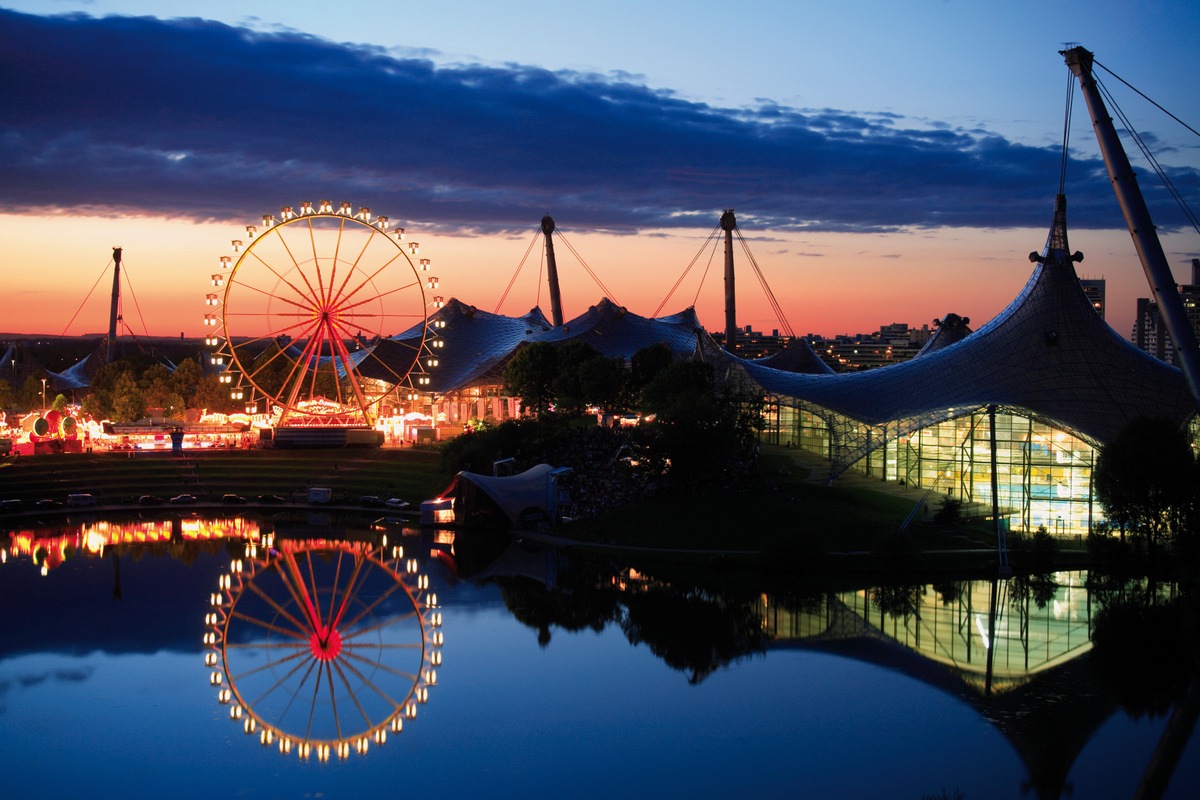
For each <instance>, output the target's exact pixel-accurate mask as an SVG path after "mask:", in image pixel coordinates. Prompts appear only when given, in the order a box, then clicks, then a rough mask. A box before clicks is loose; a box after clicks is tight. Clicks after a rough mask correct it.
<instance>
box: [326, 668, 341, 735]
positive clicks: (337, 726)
mask: <svg viewBox="0 0 1200 800" xmlns="http://www.w3.org/2000/svg"><path fill="white" fill-rule="evenodd" d="M325 683H326V685H327V686H328V687H329V705H330V707H332V708H333V727H334V730H336V731H337V738H338V741H339V742H340V741H341V740H342V717H341V715H340V714H338V705H337V692H335V691H334V690H333V669H332V668H331V667H330V665H329V662H328V661H326V662H325Z"/></svg>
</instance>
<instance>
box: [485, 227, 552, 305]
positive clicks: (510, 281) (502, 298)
mask: <svg viewBox="0 0 1200 800" xmlns="http://www.w3.org/2000/svg"><path fill="white" fill-rule="evenodd" d="M541 235H542V234H541V228H539V229H538V232H537V233H535V234H534V235H533V238H532V239H530V240H529V246H528V247H526V248H525V255H523V256H521V262H520V263H519V264H517V270H516V272H514V273H513V276H512V277H511V278H509V279H508V286H506V287H504V294H502V295H500V302H498V303H496V310H495V311H493V312H492V313H493V314H499V313H500V307H501V306H502V305H504V301H505V300H506V299H507V298H508V293H509V291H511V290H512V287H513V284H514V283H516V282H517V276H518V275H520V274H521V270H522V269H523V268H524V267H525V261H526V259H528V258H529V253H530V251H532V250H533V245H534V244H535V243H536V242H537V240H538V237H539V236H541ZM538 283H539V284H540V283H541V281H540V280H539V281H538ZM539 296H540V295H539Z"/></svg>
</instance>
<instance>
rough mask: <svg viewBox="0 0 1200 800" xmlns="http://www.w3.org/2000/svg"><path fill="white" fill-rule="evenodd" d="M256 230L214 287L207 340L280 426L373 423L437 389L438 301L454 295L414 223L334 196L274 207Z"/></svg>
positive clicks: (231, 380) (240, 392) (224, 261)
mask: <svg viewBox="0 0 1200 800" xmlns="http://www.w3.org/2000/svg"><path fill="white" fill-rule="evenodd" d="M246 236H247V238H246V239H245V240H242V239H234V240H233V241H232V250H233V253H234V255H232V256H230V255H225V256H221V260H220V265H221V271H220V272H214V273H213V274H212V280H211V282H212V286H213V290H212V291H210V292H209V293H208V294H207V295H206V298H205V302H206V304H207V306H209V307H210V308H209V311H208V313H206V314H205V317H204V324H205V326H206V327H208V328H211V329H214V330H213V331H212V333H210V334H209V335H208V337H206V343H207V344H208V345H210V346H211V347H213V348H214V349H215V352H214V354H213V356H212V361H213V364H214V365H218V366H219V367H220V368H221V369H222V370H223V372H222V373H221V381H222V382H224V383H227V384H229V389H230V396H231V398H232V399H233V400H234V401H242V400H245V401H246V404H247V410H248V411H249V410H251V408H252V407H255V406H257V404H258V401H259V400H260V399H261V400H262V401H263V402H264V403H265V404H266V406H267V407H266V408H263V409H262V410H263V411H264V412H271V411H272V410H274V411H277V412H278V413H279V420H278V422H277V424H278V425H318V426H319V425H331V426H333V425H340V426H346V425H368V426H369V425H371V424H373V423H374V421H375V419H376V418H377V416H378V415H379V414H378V411H379V404H380V403H381V402H382V401H383V400H384V399H385V398H387V397H389V396H395V397H396V399H397V400H400V401H402V400H405V399H408V400H412V399H415V398H416V396H417V394H418V393H420V392H422V391H425V390H427V387H428V384H429V371H430V369H431V368H432V367H434V366H436V364H437V357H436V355H435V350H436V348H438V347H440V346H441V340H440V339H439V338H438V336H437V335H436V332H435V330H434V328H433V327H432V326H431V324H430V322H429V309H430V307H433V308H440V307H441V306H442V305H443V301H442V297H441V296H440V295H437V294H434V292H436V290H437V288H438V279H437V277H435V276H434V275H432V273H431V264H430V260H429V259H428V258H420V257H419V252H420V245H419V244H418V243H416V242H412V241H405V239H404V228H400V227H393V226H392V225H391V224H390V222H389V220H388V218H387V217H385V216H373V215H372V213H371V210H370V209H369V208H359V209H358V211H355V210H354V209H353V207H352V206H351V204H350V203H342V204H340V205H339V206H336V207H335V206H334V204H333V203H331V202H329V201H324V202H322V203H320V204H319V205H317V206H314V205H313V204H312V203H308V202H305V203H301V204H300V206H299V209H298V210H297V209H294V208H293V207H292V206H284V207H283V208H282V209H281V210H280V213H279V215H278V216H275V215H272V214H266V215H264V216H263V218H262V225H261V227H260V226H257V225H248V226H246ZM235 259H236V261H235ZM400 334H404V335H403V336H399V335H400Z"/></svg>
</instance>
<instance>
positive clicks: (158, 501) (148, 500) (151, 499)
mask: <svg viewBox="0 0 1200 800" xmlns="http://www.w3.org/2000/svg"><path fill="white" fill-rule="evenodd" d="M138 502H139V503H141V504H142V505H144V506H161V505H162V504H163V503H165V502H167V501H166V500H163V499H162V498H161V497H159V496H157V495H153V494H144V495H142V496H141V497H139V498H138Z"/></svg>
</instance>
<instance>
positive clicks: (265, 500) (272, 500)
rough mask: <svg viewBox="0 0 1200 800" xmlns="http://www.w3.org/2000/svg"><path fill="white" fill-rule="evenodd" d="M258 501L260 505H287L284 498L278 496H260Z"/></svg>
mask: <svg viewBox="0 0 1200 800" xmlns="http://www.w3.org/2000/svg"><path fill="white" fill-rule="evenodd" d="M257 499H258V502H260V503H286V502H287V501H286V500H284V499H283V498H282V497H280V496H279V495H277V494H260V495H259V496H258V498H257Z"/></svg>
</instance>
